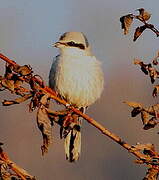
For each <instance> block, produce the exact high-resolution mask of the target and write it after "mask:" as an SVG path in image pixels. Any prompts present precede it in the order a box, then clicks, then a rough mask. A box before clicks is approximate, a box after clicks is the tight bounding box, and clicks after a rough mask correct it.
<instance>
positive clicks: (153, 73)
mask: <svg viewBox="0 0 159 180" xmlns="http://www.w3.org/2000/svg"><path fill="white" fill-rule="evenodd" d="M148 71H149V75H150V78H151V83H152V84H153V83H154V82H155V80H156V78H158V75H159V73H158V71H157V70H156V69H155V68H153V67H152V66H150V65H149V66H148Z"/></svg>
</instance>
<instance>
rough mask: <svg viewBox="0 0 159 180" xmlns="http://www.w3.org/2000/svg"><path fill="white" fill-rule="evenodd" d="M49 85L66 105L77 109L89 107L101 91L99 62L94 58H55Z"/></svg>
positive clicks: (101, 79)
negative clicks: (64, 100) (65, 101)
mask: <svg viewBox="0 0 159 180" xmlns="http://www.w3.org/2000/svg"><path fill="white" fill-rule="evenodd" d="M49 83H50V87H51V88H53V89H55V90H56V91H57V92H58V93H59V94H60V95H61V96H62V97H64V98H65V99H66V100H67V101H68V103H70V104H72V105H75V106H77V107H86V106H89V105H90V104H92V103H94V102H95V101H96V100H97V99H98V98H99V97H100V95H101V92H102V90H103V83H104V81H103V73H102V70H101V65H100V62H99V61H98V60H96V58H95V57H94V56H61V55H60V56H57V57H56V59H55V61H54V62H53V64H52V68H51V71H50V76H49Z"/></svg>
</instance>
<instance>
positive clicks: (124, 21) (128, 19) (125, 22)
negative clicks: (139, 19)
mask: <svg viewBox="0 0 159 180" xmlns="http://www.w3.org/2000/svg"><path fill="white" fill-rule="evenodd" d="M133 18H134V16H133V14H128V15H126V16H122V17H121V18H120V22H121V28H122V29H123V30H124V34H125V35H126V34H128V33H129V29H130V26H131V24H132V22H133Z"/></svg>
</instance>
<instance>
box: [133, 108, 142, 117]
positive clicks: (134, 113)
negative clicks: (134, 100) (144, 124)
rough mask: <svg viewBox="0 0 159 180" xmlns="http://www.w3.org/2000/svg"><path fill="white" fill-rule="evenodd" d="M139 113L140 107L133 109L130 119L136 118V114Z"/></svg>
mask: <svg viewBox="0 0 159 180" xmlns="http://www.w3.org/2000/svg"><path fill="white" fill-rule="evenodd" d="M141 111H142V108H140V107H137V108H134V109H133V110H132V111H131V117H136V116H137V115H138V114H140V113H141Z"/></svg>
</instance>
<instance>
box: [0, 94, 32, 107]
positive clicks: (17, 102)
mask: <svg viewBox="0 0 159 180" xmlns="http://www.w3.org/2000/svg"><path fill="white" fill-rule="evenodd" d="M31 97H32V94H25V95H24V96H23V97H20V98H16V99H15V100H12V101H7V100H4V101H3V102H2V104H3V106H10V105H13V104H19V103H22V102H24V101H26V100H28V99H29V98H31Z"/></svg>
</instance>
